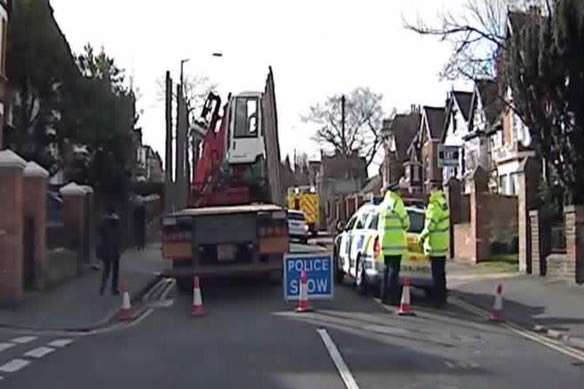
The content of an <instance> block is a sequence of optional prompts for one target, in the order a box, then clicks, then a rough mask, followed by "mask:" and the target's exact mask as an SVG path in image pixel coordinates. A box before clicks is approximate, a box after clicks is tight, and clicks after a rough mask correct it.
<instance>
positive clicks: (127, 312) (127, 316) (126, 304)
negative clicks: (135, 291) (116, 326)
mask: <svg viewBox="0 0 584 389" xmlns="http://www.w3.org/2000/svg"><path fill="white" fill-rule="evenodd" d="M131 311H132V304H131V302H130V293H129V292H128V283H127V282H126V281H124V282H122V308H121V309H120V312H119V314H118V318H119V320H121V321H129V320H132V314H131Z"/></svg>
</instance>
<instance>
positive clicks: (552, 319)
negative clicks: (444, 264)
mask: <svg viewBox="0 0 584 389" xmlns="http://www.w3.org/2000/svg"><path fill="white" fill-rule="evenodd" d="M448 274H449V277H448V281H449V288H450V289H451V292H452V294H453V295H454V296H456V297H458V298H460V299H461V300H463V301H466V302H468V303H471V304H473V305H476V306H479V307H481V308H483V309H484V310H487V311H489V310H490V309H491V308H492V306H493V301H494V297H493V295H494V291H495V288H496V287H497V285H498V284H501V285H502V287H503V298H504V300H503V302H504V303H503V315H504V317H505V319H506V320H508V321H511V322H513V323H516V324H519V325H521V326H522V327H525V328H529V329H534V330H536V331H538V332H543V333H545V334H547V335H549V336H550V337H553V338H557V339H561V340H563V341H565V342H566V343H568V344H569V345H570V346H572V347H578V348H580V349H584V286H569V285H568V284H566V283H565V282H562V281H558V280H547V279H545V278H543V277H536V276H530V275H522V274H520V273H512V274H509V273H493V274H477V273H475V272H473V268H472V266H465V265H460V264H452V266H450V267H449V273H448Z"/></svg>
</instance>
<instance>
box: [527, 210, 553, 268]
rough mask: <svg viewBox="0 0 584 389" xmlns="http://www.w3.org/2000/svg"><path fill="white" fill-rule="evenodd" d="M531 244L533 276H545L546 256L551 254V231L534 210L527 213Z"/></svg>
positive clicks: (539, 214)
mask: <svg viewBox="0 0 584 389" xmlns="http://www.w3.org/2000/svg"><path fill="white" fill-rule="evenodd" d="M529 230H530V235H531V239H530V243H531V268H532V272H531V274H533V275H538V276H545V275H546V274H547V256H548V255H549V253H550V252H551V236H550V234H551V230H550V228H549V225H548V224H547V223H545V221H544V220H543V219H542V217H541V213H540V212H539V211H538V210H537V209H536V210H533V211H529Z"/></svg>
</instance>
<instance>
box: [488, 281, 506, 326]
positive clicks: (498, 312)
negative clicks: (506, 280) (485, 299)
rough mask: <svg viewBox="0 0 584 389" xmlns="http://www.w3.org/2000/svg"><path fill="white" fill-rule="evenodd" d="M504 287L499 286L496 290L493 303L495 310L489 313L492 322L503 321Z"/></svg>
mask: <svg viewBox="0 0 584 389" xmlns="http://www.w3.org/2000/svg"><path fill="white" fill-rule="evenodd" d="M502 313H503V285H501V284H499V285H497V289H495V301H494V302H493V309H492V310H491V313H489V320H490V321H503V315H502Z"/></svg>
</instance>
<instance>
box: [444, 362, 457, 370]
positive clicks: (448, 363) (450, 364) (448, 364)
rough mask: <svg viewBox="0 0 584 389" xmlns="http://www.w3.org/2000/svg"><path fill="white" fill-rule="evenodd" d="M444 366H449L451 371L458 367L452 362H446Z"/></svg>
mask: <svg viewBox="0 0 584 389" xmlns="http://www.w3.org/2000/svg"><path fill="white" fill-rule="evenodd" d="M444 364H445V365H446V366H448V368H449V369H454V368H455V367H456V366H454V363H452V362H450V361H444Z"/></svg>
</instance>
